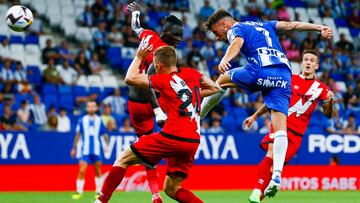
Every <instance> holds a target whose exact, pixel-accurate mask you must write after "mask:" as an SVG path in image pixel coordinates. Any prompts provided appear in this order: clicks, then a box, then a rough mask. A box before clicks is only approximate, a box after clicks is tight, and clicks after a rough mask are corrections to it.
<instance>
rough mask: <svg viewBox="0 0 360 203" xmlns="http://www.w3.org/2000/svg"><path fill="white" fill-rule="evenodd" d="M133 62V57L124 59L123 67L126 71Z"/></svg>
mask: <svg viewBox="0 0 360 203" xmlns="http://www.w3.org/2000/svg"><path fill="white" fill-rule="evenodd" d="M131 62H132V59H125V58H124V59H122V65H121V69H122V70H124V71H126V70H127V69H128V68H129V66H130V64H131Z"/></svg>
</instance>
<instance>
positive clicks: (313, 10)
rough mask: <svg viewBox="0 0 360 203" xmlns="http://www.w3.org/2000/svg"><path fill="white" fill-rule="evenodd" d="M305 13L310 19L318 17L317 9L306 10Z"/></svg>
mask: <svg viewBox="0 0 360 203" xmlns="http://www.w3.org/2000/svg"><path fill="white" fill-rule="evenodd" d="M307 13H308V15H309V17H310V18H312V17H318V16H319V11H318V9H317V8H308V9H307Z"/></svg>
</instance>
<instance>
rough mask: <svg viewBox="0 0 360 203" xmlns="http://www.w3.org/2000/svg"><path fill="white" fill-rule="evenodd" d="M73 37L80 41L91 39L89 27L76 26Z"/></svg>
mask: <svg viewBox="0 0 360 203" xmlns="http://www.w3.org/2000/svg"><path fill="white" fill-rule="evenodd" d="M75 38H76V39H77V40H79V41H81V42H84V41H91V39H92V35H91V32H90V29H89V28H87V27H78V28H77V30H76V34H75Z"/></svg>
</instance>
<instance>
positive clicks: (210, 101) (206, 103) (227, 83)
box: [200, 73, 237, 119]
mask: <svg viewBox="0 0 360 203" xmlns="http://www.w3.org/2000/svg"><path fill="white" fill-rule="evenodd" d="M215 83H216V84H217V85H218V87H219V89H220V91H219V92H218V93H216V94H213V95H211V96H208V97H205V98H204V100H203V101H202V102H201V114H200V116H201V118H202V119H203V118H205V116H206V115H207V113H209V111H210V110H211V109H212V108H213V107H214V106H215V105H217V104H218V103H219V102H220V101H221V100H222V99H223V98H224V96H225V93H226V90H227V88H229V87H237V86H236V84H235V83H233V82H232V81H231V76H230V75H229V74H228V73H225V74H221V75H220V76H219V78H218V79H217V80H216V82H215Z"/></svg>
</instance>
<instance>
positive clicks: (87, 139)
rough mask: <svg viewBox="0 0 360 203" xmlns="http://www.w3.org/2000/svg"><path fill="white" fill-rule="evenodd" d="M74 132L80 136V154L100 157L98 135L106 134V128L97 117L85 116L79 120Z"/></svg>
mask: <svg viewBox="0 0 360 203" xmlns="http://www.w3.org/2000/svg"><path fill="white" fill-rule="evenodd" d="M76 132H77V133H80V134H81V143H82V147H81V154H82V156H85V155H97V156H100V155H101V154H100V151H101V141H100V135H103V134H105V133H106V128H105V126H104V124H103V122H102V120H101V118H100V116H98V115H94V116H93V117H90V116H89V115H85V116H84V117H82V118H81V119H79V121H78V124H77V126H76Z"/></svg>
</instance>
